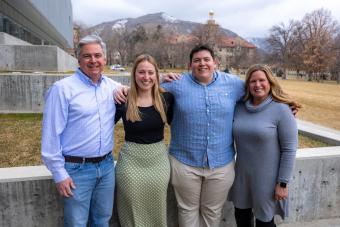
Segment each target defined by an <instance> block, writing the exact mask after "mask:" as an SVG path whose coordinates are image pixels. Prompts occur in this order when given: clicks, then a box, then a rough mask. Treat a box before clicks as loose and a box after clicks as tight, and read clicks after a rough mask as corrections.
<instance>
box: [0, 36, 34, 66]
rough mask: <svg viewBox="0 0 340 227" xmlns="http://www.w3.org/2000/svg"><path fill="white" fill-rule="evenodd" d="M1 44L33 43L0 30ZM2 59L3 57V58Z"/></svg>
mask: <svg viewBox="0 0 340 227" xmlns="http://www.w3.org/2000/svg"><path fill="white" fill-rule="evenodd" d="M0 45H32V44H30V43H28V42H25V41H23V40H21V39H18V38H16V37H14V36H11V35H9V34H7V33H5V32H0ZM1 59H2V58H1Z"/></svg>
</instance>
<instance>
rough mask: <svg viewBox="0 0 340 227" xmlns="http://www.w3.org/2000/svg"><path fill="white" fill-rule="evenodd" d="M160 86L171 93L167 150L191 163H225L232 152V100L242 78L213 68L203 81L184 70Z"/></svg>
mask: <svg viewBox="0 0 340 227" xmlns="http://www.w3.org/2000/svg"><path fill="white" fill-rule="evenodd" d="M162 87H164V88H165V89H166V90H167V91H169V92H171V93H172V94H173V95H174V97H175V102H174V109H173V111H174V114H173V120H172V123H171V142H170V148H169V149H170V154H171V155H173V156H174V157H175V158H176V159H177V160H179V161H180V162H182V163H184V164H187V165H190V166H195V167H209V168H216V167H221V166H224V165H226V164H228V163H229V162H230V161H231V160H232V159H233V158H234V154H235V151H234V146H233V136H232V123H233V115H234V109H235V104H236V102H237V101H238V100H239V99H241V97H242V96H243V94H244V82H243V81H242V80H241V79H239V78H238V77H237V76H235V75H231V74H226V73H224V72H219V71H216V72H214V74H213V79H212V81H211V82H210V83H209V84H207V85H204V84H201V83H199V82H198V81H197V80H196V79H195V78H194V76H193V75H192V74H191V73H187V74H184V75H182V77H181V79H179V80H177V81H173V82H171V83H163V84H162Z"/></svg>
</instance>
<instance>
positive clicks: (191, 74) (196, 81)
mask: <svg viewBox="0 0 340 227" xmlns="http://www.w3.org/2000/svg"><path fill="white" fill-rule="evenodd" d="M189 75H190V78H191V79H192V80H193V81H194V82H195V83H198V84H200V85H203V84H202V83H201V82H199V81H198V80H197V79H196V78H195V76H194V74H193V73H190V74H189ZM218 75H219V74H218V71H214V72H213V78H212V80H211V81H210V82H209V83H208V84H204V85H205V86H209V85H210V84H212V83H214V82H215V81H216V80H217V78H218Z"/></svg>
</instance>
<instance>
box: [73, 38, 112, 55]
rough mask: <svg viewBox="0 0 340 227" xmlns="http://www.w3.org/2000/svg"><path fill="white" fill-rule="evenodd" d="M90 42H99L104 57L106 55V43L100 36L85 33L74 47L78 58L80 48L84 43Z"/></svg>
mask: <svg viewBox="0 0 340 227" xmlns="http://www.w3.org/2000/svg"><path fill="white" fill-rule="evenodd" d="M90 43H97V44H99V45H100V46H101V47H102V49H103V53H104V57H106V44H105V43H104V42H103V40H102V38H100V37H99V36H98V35H87V36H85V37H83V38H82V39H81V40H80V41H79V43H78V45H77V49H76V56H77V58H79V55H80V51H81V48H82V47H83V46H84V45H86V44H90Z"/></svg>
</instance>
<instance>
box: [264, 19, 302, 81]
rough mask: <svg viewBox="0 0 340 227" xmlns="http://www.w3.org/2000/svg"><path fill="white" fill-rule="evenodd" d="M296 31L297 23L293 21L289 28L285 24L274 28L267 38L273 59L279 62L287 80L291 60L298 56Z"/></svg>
mask: <svg viewBox="0 0 340 227" xmlns="http://www.w3.org/2000/svg"><path fill="white" fill-rule="evenodd" d="M295 31H296V22H295V21H292V20H291V21H289V23H288V25H287V26H286V25H285V24H284V23H280V24H278V25H275V26H273V27H272V28H271V29H270V34H269V37H268V38H267V42H268V44H269V46H270V47H271V49H272V53H271V56H272V58H273V59H275V60H276V61H278V62H279V64H280V66H281V67H282V69H283V77H282V78H283V79H286V78H287V69H288V68H289V67H290V66H291V61H290V60H291V59H292V57H293V56H294V55H296V52H295V41H294V38H295V33H294V32H295Z"/></svg>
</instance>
